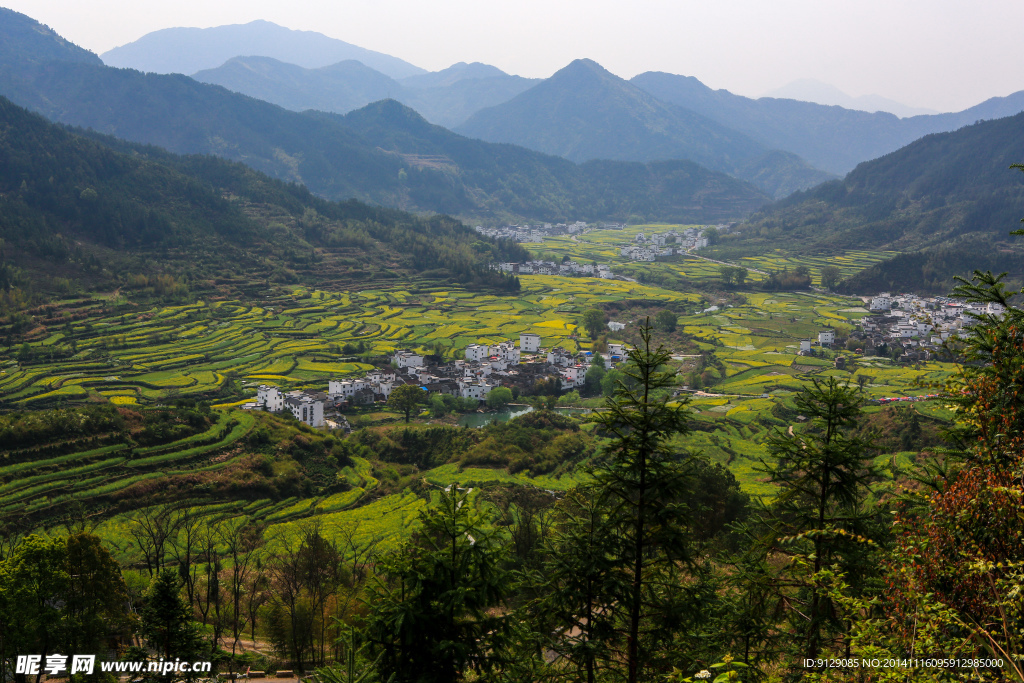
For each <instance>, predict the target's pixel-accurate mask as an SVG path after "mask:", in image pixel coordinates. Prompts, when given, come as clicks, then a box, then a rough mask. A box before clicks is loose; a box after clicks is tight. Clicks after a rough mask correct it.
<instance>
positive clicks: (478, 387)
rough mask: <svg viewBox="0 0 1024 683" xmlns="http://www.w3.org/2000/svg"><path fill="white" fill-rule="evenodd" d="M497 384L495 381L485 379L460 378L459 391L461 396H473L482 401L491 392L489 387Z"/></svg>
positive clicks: (492, 387)
mask: <svg viewBox="0 0 1024 683" xmlns="http://www.w3.org/2000/svg"><path fill="white" fill-rule="evenodd" d="M497 386H498V384H497V383H493V384H492V383H491V382H488V381H487V380H485V379H478V380H461V381H460V382H459V392H460V393H461V394H462V398H475V399H476V400H478V401H483V400H485V399H486V398H487V394H489V393H491V389H494V388H495V387H497Z"/></svg>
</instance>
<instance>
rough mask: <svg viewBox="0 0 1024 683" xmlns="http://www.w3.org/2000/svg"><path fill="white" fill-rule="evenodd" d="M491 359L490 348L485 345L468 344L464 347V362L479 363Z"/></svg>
mask: <svg viewBox="0 0 1024 683" xmlns="http://www.w3.org/2000/svg"><path fill="white" fill-rule="evenodd" d="M490 357H491V347H490V346H488V345H487V344H470V345H469V346H467V347H466V360H468V361H473V362H474V363H479V362H481V361H485V360H487V359H488V358H490Z"/></svg>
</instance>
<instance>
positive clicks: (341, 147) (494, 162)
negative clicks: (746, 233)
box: [0, 25, 767, 221]
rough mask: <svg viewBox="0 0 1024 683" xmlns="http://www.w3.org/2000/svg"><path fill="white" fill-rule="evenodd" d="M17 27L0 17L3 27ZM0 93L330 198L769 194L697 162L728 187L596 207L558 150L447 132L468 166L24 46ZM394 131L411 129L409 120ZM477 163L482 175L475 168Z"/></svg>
mask: <svg viewBox="0 0 1024 683" xmlns="http://www.w3.org/2000/svg"><path fill="white" fill-rule="evenodd" d="M12 30H14V29H12V27H11V26H10V25H3V26H0V34H2V33H4V32H8V33H9V32H11V31H12ZM0 94H3V95H5V96H8V97H9V98H10V99H11V100H12V101H14V102H15V103H17V104H19V105H22V106H25V107H28V108H29V109H33V110H35V111H37V112H39V113H42V114H43V115H45V116H46V117H47V118H50V119H51V120H55V121H58V122H62V123H67V124H71V125H76V126H81V127H84V128H91V129H93V130H95V131H97V132H100V133H103V134H107V135H112V136H116V137H118V138H122V139H125V140H128V141H131V142H137V143H145V144H152V145H157V146H160V147H163V148H165V149H168V150H170V151H172V152H175V153H179V154H197V153H198V154H215V155H218V156H221V157H224V158H227V159H231V160H235V161H240V162H243V163H245V164H247V165H248V166H250V167H252V168H254V169H256V170H259V171H262V172H264V173H267V174H268V175H271V176H273V177H276V178H280V179H282V180H286V181H294V182H298V183H302V184H304V185H306V186H307V187H308V188H309V189H310V190H311V191H312V192H314V193H316V194H318V195H321V196H323V197H326V198H329V199H348V198H356V199H359V200H361V201H366V202H371V203H377V204H382V205H386V206H394V207H398V208H401V209H405V210H416V211H428V212H441V213H449V214H457V215H461V216H467V217H472V218H474V219H481V220H519V219H523V218H526V219H531V220H556V219H568V218H573V219H576V218H582V219H584V220H591V219H625V218H628V217H629V216H630V215H633V214H636V215H642V216H643V217H644V218H645V219H647V220H671V221H705V220H722V219H729V218H740V217H742V216H743V215H746V213H748V212H749V211H751V210H753V209H754V208H756V207H758V206H760V205H762V204H763V203H764V202H765V201H766V199H767V198H766V197H765V196H764V195H763V194H762V193H760V192H758V191H757V190H756V189H755V188H753V187H752V186H749V185H746V184H744V183H741V182H737V181H732V180H731V179H728V180H726V179H721V178H719V177H718V174H714V173H712V172H709V171H707V170H706V169H696V170H695V171H694V173H693V177H694V178H704V179H705V180H707V182H708V183H711V184H712V185H714V186H715V187H718V188H725V189H726V191H725V192H718V191H705V190H711V188H710V187H708V188H705V187H704V186H701V185H700V184H699V183H695V184H694V189H695V191H696V192H697V193H698V195H699V196H701V197H702V200H701V201H700V202H693V201H691V199H690V197H688V196H675V195H673V196H661V195H660V194H659V193H660V192H663V190H660V189H659V187H665V186H645V187H643V188H642V191H641V192H640V193H639V194H635V193H633V194H631V193H629V192H627V191H625V190H620V189H619V188H614V187H613V188H601V189H600V191H602V192H612V193H613V195H614V196H612V197H610V198H608V201H609V202H611V203H613V204H614V205H615V206H618V207H622V211H621V213H617V214H615V215H599V214H596V211H595V209H594V205H593V203H592V202H591V199H592V197H593V196H594V194H595V193H596V192H597V191H598V190H597V189H595V188H591V187H588V186H587V185H586V177H585V175H584V174H582V172H581V170H580V169H579V168H578V167H576V166H575V165H573V164H570V163H568V162H565V161H564V160H562V159H556V158H552V157H547V156H545V155H543V154H539V153H537V152H532V151H529V150H526V149H522V148H513V147H510V146H505V147H501V146H496V145H488V144H485V143H481V142H479V141H472V140H468V139H466V138H462V137H460V136H455V135H452V134H450V133H449V134H448V136H447V137H444V140H445V143H444V144H452V145H455V146H457V147H458V148H459V150H461V151H459V152H458V153H459V154H460V155H461V156H460V158H462V159H464V163H465V164H466V165H467V166H468V168H465V169H464V168H462V167H460V166H458V165H457V164H456V165H455V166H452V165H450V164H434V163H430V162H429V161H425V160H423V159H420V158H417V157H410V156H403V154H405V155H410V154H412V155H417V154H422V152H417V151H415V150H414V149H409V148H405V149H396V148H394V147H392V148H387V147H385V148H383V149H382V148H381V147H382V146H381V144H380V142H379V141H377V140H374V139H367V138H366V137H365V136H364V135H363V134H362V133H361V132H360V131H357V130H355V129H353V127H352V126H350V125H346V123H345V120H344V119H343V118H342V117H339V116H329V115H322V114H300V113H296V112H290V111H286V110H284V109H282V108H280V107H277V106H275V105H272V104H269V103H267V102H262V101H259V100H256V99H253V98H250V97H246V96H244V95H239V94H236V93H231V92H228V91H226V90H225V89H223V88H221V87H217V86H211V85H207V84H202V83H199V82H197V81H195V80H193V79H191V78H188V77H186V76H180V75H160V74H152V73H150V74H143V73H140V72H138V71H133V70H128V69H113V68H110V67H104V66H95V65H91V64H72V63H58V62H50V63H44V64H38V63H33V62H32V61H31V60H28V59H27V58H25V57H24V56H19V57H18V59H16V60H11V61H8V62H6V63H2V64H0ZM403 116H404V115H403ZM413 116H414V117H415V118H419V117H418V116H415V114H413ZM398 118H399V119H401V118H402V117H398ZM421 120H422V119H421ZM388 121H391V122H392V123H393V122H394V121H395V119H388V118H387V117H385V119H384V120H382V122H381V126H386V125H388ZM423 125H424V126H428V125H429V124H426V122H425V121H424V122H423ZM445 132H447V131H445ZM395 135H396V136H406V137H407V136H408V131H407V130H398V131H395ZM439 140H441V138H437V139H435V140H433V141H431V145H432V147H431V149H432V151H431V152H430V154H434V155H437V154H440V155H444V156H451V155H453V154H455V153H456V152H455V150H454V149H453V150H452V151H448V150H445V149H441V150H440V151H437V145H438V144H441V143H440V142H439ZM396 152H398V153H396ZM511 160H514V161H511ZM474 165H475V166H474ZM478 168H479V169H483V170H482V171H481V173H482V174H483V175H477V174H474V173H473V172H474V171H476V170H477V169H478ZM523 169H528V170H523ZM487 175H489V176H493V178H492V179H491V180H488V181H487V182H489V183H490V184H489V185H486V184H483V185H482V184H480V183H484V180H483V179H482V178H483V177H484V176H487ZM716 198H721V199H722V200H723V201H722V203H721V204H718V203H716ZM737 206H742V207H744V208H743V211H742V212H741V213H735V211H736V207H737ZM648 208H649V209H650V211H649V212H648V211H647V210H646V209H648Z"/></svg>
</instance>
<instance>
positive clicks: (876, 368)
mask: <svg viewBox="0 0 1024 683" xmlns="http://www.w3.org/2000/svg"><path fill="white" fill-rule="evenodd" d="M655 265H661V264H655ZM522 286H523V291H522V293H521V294H520V295H518V296H516V297H497V296H489V295H481V294H479V293H476V292H469V291H464V290H459V289H455V288H421V289H410V288H409V287H408V285H405V288H395V289H393V290H366V291H362V292H323V291H307V290H303V289H294V290H292V291H290V293H289V294H288V295H287V296H280V297H278V298H276V299H274V300H267V301H263V302H260V303H259V304H258V305H256V304H244V303H241V302H237V301H218V302H199V303H196V304H192V305H186V306H166V307H160V308H155V309H151V310H143V309H140V308H136V307H132V306H131V305H130V304H127V303H124V302H122V303H120V304H115V303H111V302H109V301H103V300H98V299H97V300H92V301H78V302H73V305H74V308H73V309H72V308H71V304H70V303H69V305H68V308H67V309H65V310H74V311H75V317H74V319H67V318H64V317H62V316H59V315H54V318H55V319H56V322H55V323H54V324H52V325H48V326H45V329H40V330H37V331H36V332H34V333H33V336H32V340H31V341H30V342H29V349H30V355H31V356H32V357H33V360H31V361H27V362H26V361H25V356H24V348H18V347H16V348H12V349H10V350H9V351H8V355H7V357H6V360H5V361H3V362H4V364H3V365H2V370H0V400H2V402H3V403H2V407H3V408H6V409H8V410H10V409H16V410H22V409H32V408H41V407H46V406H54V405H61V404H66V403H70V402H76V401H90V402H104V401H109V402H111V403H114V404H118V405H122V406H128V407H132V406H143V407H144V406H145V405H147V404H150V405H155V404H159V403H161V402H167V401H168V400H172V399H175V398H179V397H186V398H187V397H196V398H206V399H213V400H214V402H215V404H216V405H219V406H220V407H221V409H220V410H219V411H215V412H216V413H219V417H218V418H217V420H216V423H215V424H214V425H213V426H212V427H210V428H209V429H208V430H206V431H205V432H203V433H200V434H196V435H194V436H191V437H189V438H187V439H181V440H179V441H176V442H173V443H169V444H164V445H161V446H157V447H149V448H139V447H132V446H131V445H130V444H128V443H118V444H114V445H103V446H102V447H90V448H87V449H83V450H82V451H81V452H75V453H70V454H64V453H62V454H57V455H54V456H52V457H51V456H46V457H41V458H40V459H36V460H34V461H31V462H21V461H18V460H17V459H4V460H3V461H0V462H5V463H10V464H4V465H3V466H2V467H0V521H5V520H11V519H22V520H29V521H31V520H33V519H40V520H43V519H53V518H55V515H56V516H59V515H58V514H57V513H59V512H60V511H62V510H65V509H74V507H75V506H77V505H82V506H83V507H84V509H86V510H87V511H88V514H90V515H92V516H94V517H95V521H96V522H98V524H99V526H98V527H97V533H99V534H100V535H101V536H103V537H104V538H105V539H107V540H108V541H109V542H110V543H111V544H112V547H118V548H120V549H121V550H120V551H119V552H120V553H121V558H120V559H123V560H125V561H128V562H133V561H137V560H138V558H137V557H135V556H134V555H133V553H134V552H136V551H134V550H133V549H132V546H131V544H130V543H129V542H128V540H127V539H128V536H127V534H126V529H127V528H128V527H129V526H131V524H132V520H133V519H134V518H136V517H138V516H139V515H141V514H143V512H144V510H143V509H139V508H138V507H134V506H137V505H138V504H139V501H132V504H129V505H128V509H123V510H122V509H121V508H109V509H108V508H105V507H104V503H103V501H108V500H121V498H119V496H120V497H123V496H124V495H125V492H126V491H127V492H130V491H133V490H136V489H133V488H131V487H133V486H141V487H144V486H155V485H159V484H158V482H162V481H166V480H168V479H174V478H181V479H182V480H188V481H191V479H188V477H190V476H195V477H196V478H197V479H196V481H207V480H209V479H216V478H217V477H218V476H219V475H220V474H221V473H223V472H227V471H229V468H231V467H233V466H234V465H235V464H236V463H238V462H239V460H240V459H241V458H244V457H246V455H247V452H248V447H247V446H246V444H247V443H248V441H247V440H246V439H245V438H244V437H246V436H248V435H251V434H253V433H254V429H258V428H259V426H260V423H261V421H263V420H267V419H269V416H265V415H261V414H257V415H253V414H250V413H246V412H244V411H237V410H233V409H232V406H233V405H234V404H236V403H239V402H241V401H242V400H244V398H243V395H244V394H245V393H246V392H245V389H246V385H248V390H249V391H251V390H252V388H253V386H254V385H255V384H259V383H263V382H272V383H275V384H278V385H280V386H283V387H286V388H304V387H312V388H318V389H323V388H324V386H325V384H326V381H327V379H328V378H330V377H335V376H339V375H345V374H353V373H360V372H362V371H363V370H364V369H365V368H366V367H368V366H367V365H365V364H364V363H362V362H361V361H360V360H359V358H358V357H357V356H355V355H354V354H352V353H350V352H347V351H346V350H345V349H346V348H347V347H346V345H348V346H349V347H353V346H357V345H359V344H360V342H361V343H362V344H363V348H365V349H367V350H369V351H371V352H373V353H376V354H380V353H383V352H387V351H391V350H393V349H395V348H399V347H420V348H425V347H429V346H432V345H434V344H436V343H440V344H441V345H443V346H445V347H449V348H450V347H455V348H461V347H464V346H465V345H467V344H469V343H473V342H477V341H481V340H487V341H492V340H498V339H503V338H508V337H512V338H515V337H516V336H517V335H518V334H519V333H520V332H524V331H531V332H536V333H538V334H540V335H541V336H542V338H543V339H544V343H545V345H547V346H553V345H565V346H571V347H573V348H575V347H576V345H577V339H576V338H575V337H574V334H575V331H576V324H577V322H578V320H579V318H580V315H581V314H582V312H583V311H585V310H586V309H587V308H589V307H591V306H594V305H597V304H601V303H604V302H613V301H622V300H625V299H628V300H631V301H641V302H647V303H652V302H653V303H655V304H656V303H657V302H658V301H665V302H670V301H674V302H677V303H678V302H680V301H685V302H686V303H687V304H692V306H689V305H686V306H681V307H680V306H677V309H681V310H687V311H689V313H688V314H686V315H683V316H681V317H680V318H679V320H678V324H679V327H680V329H681V330H682V332H683V333H685V335H686V337H687V339H688V340H689V341H688V343H689V344H691V345H692V344H695V345H696V346H697V347H698V348H699V349H700V350H701V351H703V352H705V353H710V354H712V357H713V359H714V360H715V362H716V364H717V365H716V367H718V368H720V369H721V372H720V375H721V376H720V377H718V378H717V380H716V382H715V384H714V386H713V388H711V389H709V390H708V393H707V394H703V395H697V396H696V397H694V398H693V400H692V403H691V405H692V408H693V411H694V421H695V422H694V425H695V429H694V431H693V432H692V433H691V434H689V435H687V436H686V437H678V438H677V440H676V445H677V446H678V447H679V448H680V449H685V450H689V451H694V452H701V453H704V454H705V455H707V456H709V457H710V458H711V459H713V460H714V461H717V462H720V463H722V464H724V465H726V466H727V467H728V468H729V469H730V470H731V471H732V472H733V473H734V474H735V475H736V476H737V478H738V479H739V480H740V482H741V485H742V486H743V488H744V489H745V490H747V491H748V492H750V493H752V494H754V495H764V496H769V495H771V494H772V489H771V487H770V486H768V485H767V484H765V483H764V482H763V481H762V480H761V477H760V475H759V474H758V473H757V471H756V469H755V465H756V463H757V460H758V458H759V457H762V456H764V455H765V454H766V450H765V445H764V444H765V442H766V439H767V437H768V435H769V434H770V433H771V430H773V429H786V428H788V427H789V426H792V425H795V424H798V419H797V418H798V416H797V414H796V412H797V411H796V407H795V404H794V397H795V396H796V394H797V392H799V391H800V390H801V389H802V388H803V387H805V386H807V385H808V383H809V382H810V381H811V380H812V379H813V378H823V377H827V376H836V377H838V378H840V379H841V380H843V381H847V382H853V383H856V382H858V380H859V379H860V378H861V377H865V378H866V379H864V380H863V381H864V390H865V392H866V393H867V395H868V397H876V398H880V397H887V396H896V395H917V394H922V393H934V391H935V390H934V388H933V387H929V386H928V385H929V384H935V383H940V382H942V381H943V380H944V379H945V378H946V377H947V376H948V375H949V373H950V372H952V371H953V370H954V368H953V367H952V366H950V365H946V364H940V363H926V364H921V365H919V366H916V367H899V366H894V365H892V364H891V363H890V362H889V361H888V360H884V359H878V358H873V357H871V358H869V357H860V356H857V355H856V354H846V355H847V357H848V365H847V368H846V369H845V370H839V369H836V368H835V367H834V364H833V362H832V361H831V360H826V359H822V358H811V357H803V356H798V355H797V353H796V351H797V349H798V340H800V339H802V338H808V337H814V336H815V335H816V333H817V331H818V330H819V329H820V328H821V327H823V326H825V325H830V326H833V327H836V328H838V329H840V330H842V329H844V328H849V327H852V324H853V322H854V321H855V320H856V319H858V318H859V317H862V316H864V315H866V311H865V310H864V309H863V308H862V307H861V305H860V304H861V302H860V301H859V300H858V299H850V298H846V297H839V296H829V295H824V294H818V293H792V292H790V293H776V294H766V293H747V294H744V296H745V297H746V303H745V304H743V305H737V306H734V307H729V306H725V307H723V308H720V309H719V310H710V309H709V310H707V311H706V312H703V311H701V310H700V309H701V308H702V305H700V304H699V301H698V296H697V295H695V294H686V293H680V292H674V291H669V290H664V289H658V288H653V287H648V286H644V285H641V284H636V283H630V282H622V281H607V280H597V279H583V278H561V277H548V276H526V277H523V278H522ZM623 321H624V322H627V323H629V322H633V323H634V324H635V321H629V320H623ZM579 342H580V343H582V344H583V345H584V347H585V345H586V344H587V342H586V340H582V339H581V340H579ZM691 348H692V346H691ZM71 351H73V352H74V353H70V352H71ZM62 352H63V353H65V354H67V355H66V357H64V358H60V357H59V356H60V354H61V353H62ZM51 353H52V354H53V358H52V359H51V358H50V354H51ZM16 354H17V355H16ZM19 357H21V360H20V361H19V360H18V358H19ZM678 362H679V363H680V365H681V366H683V367H684V368H685V366H686V363H687V359H686V358H684V357H680V358H679V361H678ZM684 372H685V369H684ZM716 372H718V371H716ZM218 397H219V398H218ZM913 409H914V410H916V411H917V413H918V414H919V415H920V416H921V418H922V419H926V420H940V421H941V420H948V419H949V416H950V413H949V412H948V411H947V410H946V409H945V408H944V407H943V405H942V403H941V401H930V402H923V403H917V404H914V406H913ZM878 410H880V408H879V407H878V406H872V407H869V408H868V412H869V413H870V412H877V411H878ZM362 419H363V420H368V419H372V416H363V417H362ZM275 438H277V437H275ZM880 457H882V456H880ZM885 457H889V456H888V455H887V456H885ZM900 457H902V458H903V459H904V460H906V458H907V457H909V456H907V454H903V455H902V456H900ZM887 462H888V461H887ZM901 462H902V461H901ZM342 478H343V479H345V480H346V481H347V482H348V484H349V485H350V486H351V488H349V489H348V490H344V491H336V490H335V491H332V492H327V493H324V494H323V495H315V496H303V497H288V498H284V499H275V498H272V497H266V498H258V499H252V498H253V497H252V496H247V497H241V498H240V499H237V500H236V499H232V498H230V497H229V498H228V499H224V498H223V497H221V498H218V499H215V500H208V501H206V502H198V501H197V502H196V506H197V507H196V511H197V512H199V513H200V514H202V515H204V516H209V517H210V518H211V519H213V518H216V519H238V520H242V519H243V518H252V519H256V520H260V521H263V522H266V524H267V530H266V535H267V538H268V540H269V541H271V542H272V543H288V542H290V541H289V539H293V538H294V537H295V530H296V528H297V525H301V524H304V523H306V522H307V521H308V520H310V519H316V520H317V521H318V522H320V523H321V524H322V525H323V528H324V530H325V533H328V534H332V535H342V534H354V537H355V538H357V539H358V540H359V542H360V543H366V544H369V543H377V544H380V545H381V546H383V547H389V546H393V545H394V544H395V543H397V542H398V541H399V540H400V539H402V538H404V537H405V536H406V535H407V534H408V532H409V530H410V528H411V527H412V526H414V525H415V523H416V516H417V514H418V511H419V510H420V509H422V507H423V506H424V505H425V504H426V500H427V498H429V492H430V491H433V490H436V489H437V488H440V487H444V486H448V485H450V484H452V483H456V482H459V483H461V484H463V485H470V486H474V487H488V486H492V485H497V484H522V485H530V486H535V487H538V488H543V489H548V490H563V489H565V488H568V487H569V486H571V485H572V484H573V483H574V482H575V481H576V479H575V478H574V476H572V475H570V476H564V477H562V478H558V479H555V478H550V477H537V478H536V479H530V478H529V477H527V476H525V475H523V474H517V475H511V474H509V473H508V472H507V471H506V470H498V469H487V468H467V469H465V470H459V468H458V466H457V465H454V464H449V465H443V466H441V467H437V468H435V469H432V470H428V471H424V472H422V473H418V475H417V479H418V481H421V482H422V484H423V486H424V487H426V488H425V491H426V493H423V491H421V492H420V493H418V494H417V493H413V492H411V491H409V490H404V491H399V492H394V493H388V494H387V495H381V494H380V489H381V483H380V482H379V481H378V480H377V478H375V475H374V470H373V467H372V466H371V465H370V463H369V462H368V461H366V460H361V459H358V458H357V459H356V460H355V464H354V465H353V466H352V467H350V468H347V469H346V470H344V471H343V477H342Z"/></svg>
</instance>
